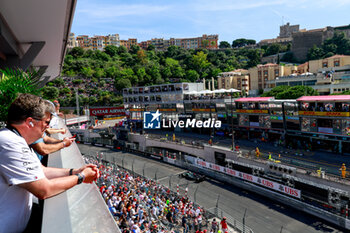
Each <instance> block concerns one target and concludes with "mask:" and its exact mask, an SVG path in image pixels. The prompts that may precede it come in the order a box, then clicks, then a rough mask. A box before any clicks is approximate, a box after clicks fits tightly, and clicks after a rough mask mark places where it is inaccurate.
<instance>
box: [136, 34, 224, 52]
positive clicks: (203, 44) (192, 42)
mask: <svg viewBox="0 0 350 233" xmlns="http://www.w3.org/2000/svg"><path fill="white" fill-rule="evenodd" d="M218 40H219V35H206V34H204V35H202V36H201V37H194V38H170V39H169V40H165V39H164V38H153V39H151V40H149V41H143V42H141V43H140V44H139V45H140V47H143V48H145V46H146V45H147V47H148V45H149V44H152V45H154V47H155V49H156V50H166V49H167V48H169V47H170V46H178V47H181V48H183V49H198V48H207V49H217V48H218ZM147 47H146V48H147Z"/></svg>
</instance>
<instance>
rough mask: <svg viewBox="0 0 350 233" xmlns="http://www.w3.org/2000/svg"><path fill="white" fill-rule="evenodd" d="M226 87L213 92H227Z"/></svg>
mask: <svg viewBox="0 0 350 233" xmlns="http://www.w3.org/2000/svg"><path fill="white" fill-rule="evenodd" d="M226 91H227V90H226V89H219V90H215V91H213V93H226Z"/></svg>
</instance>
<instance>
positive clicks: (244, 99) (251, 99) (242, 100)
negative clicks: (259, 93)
mask: <svg viewBox="0 0 350 233" xmlns="http://www.w3.org/2000/svg"><path fill="white" fill-rule="evenodd" d="M273 99H274V97H248V98H239V99H236V100H235V102H266V101H269V100H273Z"/></svg>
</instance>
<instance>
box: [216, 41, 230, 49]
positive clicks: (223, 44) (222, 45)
mask: <svg viewBox="0 0 350 233" xmlns="http://www.w3.org/2000/svg"><path fill="white" fill-rule="evenodd" d="M219 48H220V49H227V48H231V45H230V43H228V42H227V41H220V44H219Z"/></svg>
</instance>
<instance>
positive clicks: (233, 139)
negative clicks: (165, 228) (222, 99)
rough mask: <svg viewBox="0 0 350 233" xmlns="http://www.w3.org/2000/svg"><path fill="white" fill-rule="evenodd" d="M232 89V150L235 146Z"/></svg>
mask: <svg viewBox="0 0 350 233" xmlns="http://www.w3.org/2000/svg"><path fill="white" fill-rule="evenodd" d="M232 95H233V90H231V130H232V151H234V148H235V131H234V130H233V101H232V97H233V96H232Z"/></svg>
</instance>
